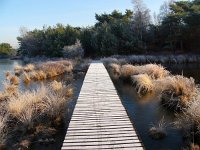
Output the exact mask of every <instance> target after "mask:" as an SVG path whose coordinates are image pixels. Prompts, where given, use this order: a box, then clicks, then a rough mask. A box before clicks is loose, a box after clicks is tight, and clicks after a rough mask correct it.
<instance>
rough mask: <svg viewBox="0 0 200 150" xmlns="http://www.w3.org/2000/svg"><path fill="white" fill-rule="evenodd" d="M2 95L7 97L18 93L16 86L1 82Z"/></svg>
mask: <svg viewBox="0 0 200 150" xmlns="http://www.w3.org/2000/svg"><path fill="white" fill-rule="evenodd" d="M3 86H4V94H5V95H7V96H12V95H14V94H16V93H17V92H18V86H17V85H14V84H9V83H8V82H3Z"/></svg>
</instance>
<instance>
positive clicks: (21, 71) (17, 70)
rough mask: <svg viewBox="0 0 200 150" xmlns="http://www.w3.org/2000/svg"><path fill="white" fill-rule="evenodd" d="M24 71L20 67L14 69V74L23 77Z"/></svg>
mask: <svg viewBox="0 0 200 150" xmlns="http://www.w3.org/2000/svg"><path fill="white" fill-rule="evenodd" d="M23 71H24V68H23V67H22V66H20V65H17V66H15V67H14V72H15V74H16V75H21V74H22V73H23Z"/></svg>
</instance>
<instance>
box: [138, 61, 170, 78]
mask: <svg viewBox="0 0 200 150" xmlns="http://www.w3.org/2000/svg"><path fill="white" fill-rule="evenodd" d="M139 69H140V70H139V72H140V73H146V74H147V75H149V76H150V77H151V78H152V79H162V78H165V77H167V76H169V74H170V72H169V71H168V70H166V69H165V68H164V67H163V66H161V65H157V64H147V65H144V66H140V68H139Z"/></svg>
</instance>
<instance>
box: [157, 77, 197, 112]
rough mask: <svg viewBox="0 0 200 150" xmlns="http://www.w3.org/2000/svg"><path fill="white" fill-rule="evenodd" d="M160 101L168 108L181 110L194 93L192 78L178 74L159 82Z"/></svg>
mask: <svg viewBox="0 0 200 150" xmlns="http://www.w3.org/2000/svg"><path fill="white" fill-rule="evenodd" d="M160 83H161V84H160V86H157V88H159V87H160V88H161V87H163V91H162V92H161V99H162V103H163V104H164V105H166V106H167V107H169V108H172V109H175V110H179V109H180V110H181V109H183V108H185V107H186V106H187V104H188V103H189V102H190V101H191V100H192V99H193V97H194V96H195V94H196V90H197V89H196V85H195V82H194V79H193V78H186V77H183V76H180V75H177V76H171V77H167V78H166V79H165V80H163V82H160Z"/></svg>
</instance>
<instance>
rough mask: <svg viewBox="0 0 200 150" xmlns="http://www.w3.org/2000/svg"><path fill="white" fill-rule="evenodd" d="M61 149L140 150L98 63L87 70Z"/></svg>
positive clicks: (104, 70) (124, 112) (118, 99)
mask: <svg viewBox="0 0 200 150" xmlns="http://www.w3.org/2000/svg"><path fill="white" fill-rule="evenodd" d="M62 149H63V150H64V149H88V150H89V149H124V150H126V149H127V150H129V149H131V150H137V149H138V150H142V149H143V147H142V144H141V141H140V140H139V139H138V136H137V134H136V132H135V130H134V128H133V125H132V123H131V121H130V119H129V117H128V115H127V113H126V110H125V109H124V107H123V105H122V103H121V101H120V98H119V96H118V95H117V92H116V89H115V87H114V85H113V83H112V81H111V79H110V77H109V75H108V73H107V70H106V69H105V67H104V66H103V64H102V63H99V62H96V63H92V64H91V65H90V67H89V69H88V72H87V74H86V76H85V79H84V83H83V86H82V88H81V92H80V94H79V98H78V100H77V104H76V107H75V109H74V112H73V115H72V118H71V121H70V124H69V127H68V131H67V134H66V136H65V140H64V141H63V146H62Z"/></svg>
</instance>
